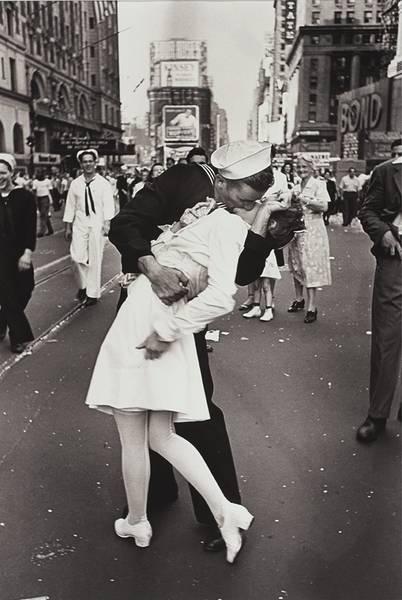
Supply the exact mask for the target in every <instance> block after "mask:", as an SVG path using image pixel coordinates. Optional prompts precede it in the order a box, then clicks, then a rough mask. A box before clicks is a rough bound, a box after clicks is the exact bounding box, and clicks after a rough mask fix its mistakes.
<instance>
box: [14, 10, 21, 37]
mask: <svg viewBox="0 0 402 600" xmlns="http://www.w3.org/2000/svg"><path fill="white" fill-rule="evenodd" d="M14 12H15V33H18V34H19V32H20V17H19V14H18V8H15V11H14Z"/></svg>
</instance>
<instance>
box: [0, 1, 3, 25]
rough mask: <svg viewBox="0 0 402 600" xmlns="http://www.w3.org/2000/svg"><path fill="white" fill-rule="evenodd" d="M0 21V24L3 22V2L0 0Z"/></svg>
mask: <svg viewBox="0 0 402 600" xmlns="http://www.w3.org/2000/svg"><path fill="white" fill-rule="evenodd" d="M0 23H1V25H3V23H4V17H3V3H2V2H0Z"/></svg>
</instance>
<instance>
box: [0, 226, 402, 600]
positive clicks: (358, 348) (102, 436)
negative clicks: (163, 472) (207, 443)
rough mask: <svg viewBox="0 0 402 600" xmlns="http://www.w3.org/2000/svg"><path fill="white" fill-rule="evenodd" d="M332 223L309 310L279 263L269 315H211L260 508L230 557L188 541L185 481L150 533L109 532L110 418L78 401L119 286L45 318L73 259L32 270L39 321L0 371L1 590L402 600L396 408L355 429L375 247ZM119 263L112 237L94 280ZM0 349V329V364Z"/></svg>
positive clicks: (58, 599)
mask: <svg viewBox="0 0 402 600" xmlns="http://www.w3.org/2000/svg"><path fill="white" fill-rule="evenodd" d="M330 229H331V230H330V231H329V234H330V243H331V254H332V257H333V260H332V262H331V264H332V272H333V279H334V282H333V286H332V287H331V288H324V289H323V290H322V291H320V292H319V318H318V321H317V322H316V323H314V324H311V325H305V324H304V323H303V316H302V315H301V314H296V315H290V314H288V313H287V312H286V308H287V305H288V304H289V302H290V301H291V300H292V298H293V294H292V285H291V281H290V277H289V274H288V273H286V272H284V273H283V279H282V281H281V282H280V283H279V285H278V288H277V292H276V310H275V319H274V321H272V322H270V323H261V322H259V321H258V320H253V321H252V322H250V321H246V319H243V318H242V317H241V315H240V313H239V312H238V311H235V312H233V313H232V314H231V315H229V316H228V317H226V318H224V319H221V320H220V321H218V322H216V323H214V324H213V325H212V327H213V328H214V329H219V330H220V332H221V335H220V341H219V343H216V344H214V353H213V354H212V355H210V358H211V364H212V368H213V372H214V379H215V386H216V387H215V398H216V401H217V402H218V404H219V405H220V406H221V407H222V408H223V409H224V411H225V415H226V419H227V424H228V427H229V430H230V436H231V441H232V445H233V449H234V454H235V459H236V464H237V470H238V475H239V479H240V482H241V488H242V494H243V500H244V503H245V504H246V505H247V506H248V508H249V509H250V510H251V511H252V512H253V513H254V514H255V516H256V521H255V525H254V526H253V528H252V530H251V531H250V533H249V535H248V539H247V543H246V546H245V549H244V551H243V552H242V554H241V555H240V557H239V560H238V562H237V563H236V564H235V565H234V566H230V565H228V564H226V563H225V560H224V555H223V554H217V555H208V554H206V553H204V552H203V551H202V544H201V540H202V537H203V530H202V529H201V528H200V527H199V526H197V525H196V524H195V522H194V518H193V515H192V510H191V503H190V501H189V494H188V491H187V488H186V486H185V485H184V484H182V483H181V484H180V492H181V493H180V499H179V501H178V502H177V503H175V504H174V505H173V506H171V507H170V508H169V509H168V510H166V511H164V512H163V513H160V514H158V515H155V517H154V518H153V527H154V530H155V535H154V539H153V543H152V545H151V547H150V548H148V549H145V550H141V549H138V548H136V547H135V546H134V544H133V542H132V541H123V540H120V539H118V538H117V537H116V536H115V535H114V533H113V520H114V519H115V518H116V517H118V516H119V514H120V510H121V507H122V505H123V504H124V502H125V500H124V491H123V485H122V482H121V477H120V466H119V443H118V439H117V434H116V431H115V428H114V425H113V422H112V419H111V418H109V417H107V416H106V415H103V414H98V413H94V412H92V411H90V410H88V409H87V408H86V407H85V406H84V405H83V402H84V399H85V392H86V388H87V385H88V382H89V377H90V374H91V368H92V365H93V363H94V360H95V358H96V353H97V350H98V348H99V345H100V342H101V340H102V338H103V337H104V335H105V332H106V330H107V327H108V325H109V324H110V322H111V320H112V319H113V314H114V309H115V304H116V301H117V295H118V290H117V288H116V287H115V286H110V287H107V288H106V290H105V293H104V295H103V298H102V301H101V302H100V303H99V304H98V305H97V306H96V307H94V308H90V309H82V310H79V311H77V312H76V313H75V314H74V315H73V316H72V317H70V318H69V319H67V321H66V322H65V323H64V324H63V323H62V324H61V325H60V326H58V327H56V328H55V329H53V330H52V325H54V324H55V323H57V322H59V321H60V320H61V321H63V315H64V314H66V313H67V312H69V311H70V310H71V309H74V307H75V306H76V303H74V300H73V296H74V293H75V290H74V287H73V282H72V279H71V275H70V273H69V271H68V270H66V271H63V272H62V273H60V274H59V275H56V276H55V277H53V278H50V279H49V280H48V281H47V282H45V283H44V284H42V285H41V286H39V288H38V289H37V290H36V291H35V294H34V297H33V300H32V303H31V305H30V309H29V310H30V317H31V320H32V324H33V326H34V328H35V331H36V332H37V333H38V334H40V333H41V332H46V331H47V332H48V333H47V335H46V337H45V338H44V339H43V340H42V342H40V343H38V344H37V345H36V347H35V348H34V351H33V352H32V354H30V355H27V356H25V357H23V358H22V359H21V360H19V361H17V362H16V363H15V364H12V363H8V366H9V368H8V369H7V371H6V372H3V376H2V379H1V380H0V402H1V406H0V599H1V600H22V599H28V598H29V599H32V598H41V599H42V597H43V598H49V600H219V599H221V600H400V598H401V596H402V581H401V579H402V577H401V563H400V557H401V502H400V489H401V488H400V483H401V471H400V437H399V436H400V426H399V423H398V422H397V421H393V422H390V423H389V426H388V428H387V432H386V435H384V436H383V438H381V439H380V440H379V441H378V442H376V444H374V445H372V446H370V447H365V446H361V445H359V444H358V443H357V442H356V441H355V430H356V427H357V426H358V425H359V424H360V422H361V421H362V419H363V418H364V416H365V414H366V411H367V383H368V360H369V343H370V335H369V332H370V320H369V304H370V295H371V281H372V272H373V266H374V261H373V259H372V258H371V257H370V254H369V242H368V240H367V239H366V236H365V235H364V234H363V233H361V232H359V231H358V230H349V231H345V230H344V229H343V228H341V227H340V226H338V225H336V226H333V227H331V228H330ZM40 248H42V249H43V250H44V251H49V252H51V255H48V259H46V258H41V259H40V260H41V261H43V262H40V266H43V265H45V264H46V262H51V261H52V260H53V261H54V260H57V259H58V258H60V257H61V256H63V254H65V246H63V244H61V243H60V242H59V241H58V240H57V236H56V237H53V238H44V239H42V240H40V247H39V251H40ZM45 256H46V255H45ZM118 263H119V261H118V257H117V255H116V253H115V252H114V251H113V249H112V248H111V247H108V249H107V251H106V260H105V274H104V280H105V281H107V280H108V279H110V278H111V277H113V275H114V274H115V273H116V272H117V270H118ZM60 264H61V265H63V263H60ZM47 272H49V269H48V271H46V269H44V270H42V271H41V272H40V273H41V274H42V275H43V274H44V273H47ZM244 297H245V290H240V291H239V294H238V300H239V303H240V302H241V301H242V300H243V299H244ZM59 306H61V308H59ZM223 332H225V333H226V335H224V334H223ZM9 359H10V355H9V354H8V352H7V348H6V346H5V345H4V344H3V347H2V350H1V352H0V362H1V361H3V365H4V364H5V361H9ZM0 372H1V371H0Z"/></svg>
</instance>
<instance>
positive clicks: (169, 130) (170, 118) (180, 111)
mask: <svg viewBox="0 0 402 600" xmlns="http://www.w3.org/2000/svg"><path fill="white" fill-rule="evenodd" d="M163 127H164V141H165V143H166V142H190V141H191V142H196V141H198V139H199V131H200V119H199V109H198V106H193V105H186V106H164V107H163Z"/></svg>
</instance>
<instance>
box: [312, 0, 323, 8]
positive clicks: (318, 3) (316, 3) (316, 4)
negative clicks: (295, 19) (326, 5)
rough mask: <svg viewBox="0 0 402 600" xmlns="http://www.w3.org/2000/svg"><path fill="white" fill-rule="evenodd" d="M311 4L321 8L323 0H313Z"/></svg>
mask: <svg viewBox="0 0 402 600" xmlns="http://www.w3.org/2000/svg"><path fill="white" fill-rule="evenodd" d="M311 4H312V6H313V7H314V8H319V6H320V4H321V0H311Z"/></svg>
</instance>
